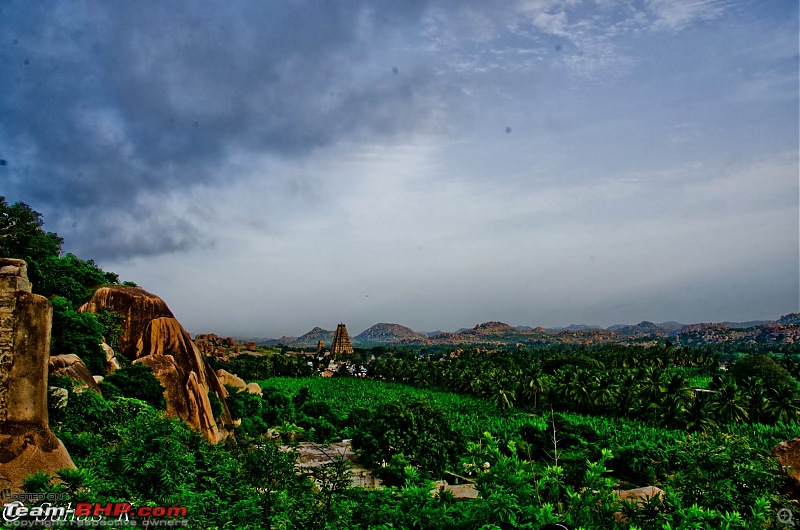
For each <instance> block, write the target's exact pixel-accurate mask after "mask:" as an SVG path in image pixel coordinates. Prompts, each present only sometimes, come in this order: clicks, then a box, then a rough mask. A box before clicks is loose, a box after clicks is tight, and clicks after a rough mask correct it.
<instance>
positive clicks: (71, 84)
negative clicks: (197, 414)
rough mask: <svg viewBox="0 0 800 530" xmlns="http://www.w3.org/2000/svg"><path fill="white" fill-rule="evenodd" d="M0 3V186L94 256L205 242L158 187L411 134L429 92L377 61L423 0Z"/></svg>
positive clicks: (409, 68) (422, 78)
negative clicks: (255, 159)
mask: <svg viewBox="0 0 800 530" xmlns="http://www.w3.org/2000/svg"><path fill="white" fill-rule="evenodd" d="M0 9H2V12H0V19H2V21H3V22H2V25H0V79H2V80H3V88H2V89H0V113H2V119H0V158H2V159H4V160H6V161H7V164H6V165H5V166H3V167H2V168H0V171H2V173H0V179H2V180H0V183H1V184H0V186H2V188H0V193H2V194H4V195H6V196H7V197H8V198H9V199H10V200H24V201H26V202H28V203H30V204H31V205H33V206H34V207H35V208H37V209H39V210H41V211H43V212H44V213H45V215H46V218H47V219H48V220H49V221H50V223H51V224H50V228H51V229H53V228H56V229H58V230H59V232H60V233H62V235H66V236H67V237H68V243H69V244H70V246H71V248H74V249H77V250H78V251H85V252H88V253H90V255H91V256H92V257H96V258H101V257H104V256H122V255H126V254H131V255H135V254H153V253H160V252H165V251H175V250H181V249H185V248H187V247H190V246H193V245H196V244H200V243H202V241H203V236H202V234H201V233H200V232H199V231H198V229H197V228H196V227H195V225H194V224H193V223H192V221H191V218H182V217H180V218H179V216H178V214H177V213H171V212H169V211H167V210H165V209H160V207H159V205H158V197H159V194H160V193H170V192H174V191H176V190H180V189H181V188H186V187H191V186H193V185H197V184H203V183H209V182H216V181H218V180H221V179H225V178H230V176H231V175H229V174H227V173H226V169H227V168H226V163H227V161H228V160H229V158H230V157H231V156H232V155H235V154H236V153H242V152H244V153H263V154H274V155H276V156H284V157H294V156H299V155H303V154H307V153H308V152H310V151H312V150H313V149H315V148H317V147H320V146H325V145H328V144H330V142H332V141H334V140H336V139H341V138H346V137H349V136H353V135H355V136H366V135H377V136H382V135H391V134H396V133H398V132H404V131H408V130H410V129H412V128H413V127H414V126H415V124H416V123H417V122H418V121H419V120H420V119H421V118H423V117H424V116H425V115H426V114H427V113H428V105H429V104H430V102H431V100H432V98H434V95H433V92H432V90H431V87H432V86H433V83H434V80H433V76H431V75H429V74H428V73H427V72H426V71H425V70H424V68H420V67H415V66H414V65H404V66H403V69H402V72H403V73H402V75H397V73H396V70H395V67H396V65H397V63H396V60H394V59H393V58H392V57H388V56H387V57H386V59H385V63H383V62H382V57H381V54H383V53H387V54H388V47H389V43H390V41H391V40H392V38H394V37H396V36H398V35H402V34H403V32H404V31H408V30H409V28H413V27H415V24H416V23H417V22H418V21H419V19H420V17H421V16H422V14H423V12H424V10H425V3H424V2H420V1H413V2H408V1H404V2H393V1H389V0H387V1H383V2H366V1H356V0H352V1H338V0H337V1H333V0H317V1H313V0H309V1H299V2H263V1H256V0H253V1H244V2H236V3H234V4H224V3H214V4H209V3H205V2H202V3H201V2H192V1H184V2H169V3H164V2H155V1H153V2H137V3H119V2H99V1H98V2H92V1H86V2H66V1H64V2H36V3H31V2H26V1H16V2H8V3H4V4H3V6H2V7H0ZM416 29H418V27H417V28H416ZM393 36H394V37H393ZM154 213H157V215H154ZM132 227H135V229H134V228H132Z"/></svg>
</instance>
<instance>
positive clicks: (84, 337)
mask: <svg viewBox="0 0 800 530" xmlns="http://www.w3.org/2000/svg"><path fill="white" fill-rule="evenodd" d="M51 303H52V304H53V326H52V333H51V345H50V353H51V354H52V355H68V354H74V355H77V356H78V357H80V358H81V359H82V360H83V362H84V364H86V367H87V368H89V371H90V372H91V373H92V374H104V373H105V360H106V354H105V352H104V351H103V348H101V347H100V343H101V342H103V327H102V326H101V325H100V323H99V322H98V321H97V319H96V318H95V317H94V315H92V314H90V313H78V312H77V311H75V310H74V309H72V305H71V304H70V303H69V301H67V300H66V299H65V298H62V297H60V296H56V297H53V299H52V300H51Z"/></svg>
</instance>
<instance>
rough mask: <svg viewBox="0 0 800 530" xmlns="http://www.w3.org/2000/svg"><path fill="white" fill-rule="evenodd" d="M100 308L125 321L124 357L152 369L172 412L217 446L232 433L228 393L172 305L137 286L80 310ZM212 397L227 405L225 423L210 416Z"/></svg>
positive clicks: (117, 289) (100, 294) (108, 293)
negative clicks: (176, 317) (213, 395)
mask: <svg viewBox="0 0 800 530" xmlns="http://www.w3.org/2000/svg"><path fill="white" fill-rule="evenodd" d="M101 307H109V308H111V309H112V310H114V311H116V312H117V313H119V314H121V315H122V316H124V317H125V322H123V324H122V329H123V333H122V338H121V340H120V352H121V353H122V354H124V355H125V356H127V357H129V358H130V359H134V362H141V363H142V364H145V365H147V366H149V367H151V368H152V369H153V374H154V375H155V376H156V378H157V379H158V380H159V381H160V382H161V384H162V385H163V386H164V388H165V390H164V397H165V398H166V400H167V413H169V414H172V415H175V416H178V417H179V418H181V419H182V420H184V421H186V422H187V423H188V424H189V425H190V426H191V427H192V428H194V429H196V430H198V431H200V432H201V433H202V434H203V436H205V437H206V438H207V439H208V440H209V441H211V442H212V443H217V442H219V441H221V440H223V439H225V437H226V436H227V435H228V431H226V430H225V429H224V428H221V427H220V425H225V424H231V423H232V422H233V420H232V418H231V417H230V412H228V408H227V406H226V405H225V400H224V396H225V393H224V392H225V390H224V388H223V387H222V385H221V384H220V382H219V380H218V379H217V375H216V374H215V373H214V371H213V370H212V369H211V367H210V366H209V365H208V363H207V362H206V360H205V358H204V357H203V355H202V354H201V353H200V350H198V349H197V347H196V346H195V345H194V343H193V342H192V340H191V338H190V337H189V334H188V333H187V332H186V330H185V329H183V327H182V326H181V325H180V323H179V322H178V321H177V320H176V319H175V318H174V316H173V314H172V311H170V309H169V307H167V304H166V303H165V302H164V301H163V300H162V299H161V298H159V297H157V296H156V295H154V294H150V293H148V292H147V291H145V290H143V289H140V288H138V287H124V286H113V287H104V288H102V289H99V290H98V291H97V292H96V293H95V295H94V296H93V297H92V299H91V300H90V301H89V302H87V303H86V304H84V305H83V306H82V307H81V311H89V312H94V311H97V310H99V309H100V308H101ZM209 392H213V393H215V394H216V395H217V397H218V398H219V400H220V401H221V402H222V407H223V413H222V415H221V417H220V418H214V415H213V413H212V412H211V402H210V400H209V397H208V393H209ZM217 420H219V421H220V425H218V424H217Z"/></svg>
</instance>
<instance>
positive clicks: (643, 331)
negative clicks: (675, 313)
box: [607, 320, 677, 338]
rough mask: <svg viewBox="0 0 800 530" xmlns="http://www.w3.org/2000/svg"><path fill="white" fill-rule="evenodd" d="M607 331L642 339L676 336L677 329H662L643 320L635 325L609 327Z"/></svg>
mask: <svg viewBox="0 0 800 530" xmlns="http://www.w3.org/2000/svg"><path fill="white" fill-rule="evenodd" d="M607 331H615V332H617V333H619V334H620V335H623V336H625V337H629V338H641V337H649V336H657V337H666V336H669V335H674V334H675V332H676V331H677V329H675V328H665V327H661V326H659V325H658V324H654V323H652V322H649V321H647V320H643V321H641V322H639V323H638V324H633V325H624V324H622V325H620V324H617V325H614V326H611V327H609V328H608V329H607Z"/></svg>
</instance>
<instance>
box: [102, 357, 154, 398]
mask: <svg viewBox="0 0 800 530" xmlns="http://www.w3.org/2000/svg"><path fill="white" fill-rule="evenodd" d="M100 390H101V391H102V392H103V396H104V397H105V398H106V399H112V398H115V397H127V398H136V399H141V400H142V401H144V402H145V403H149V404H150V405H152V406H153V407H155V408H156V409H159V410H164V409H166V407H167V402H166V399H165V398H164V387H163V386H161V383H160V382H159V381H158V379H156V376H154V375H153V370H152V368H150V367H149V366H147V365H145V364H142V363H134V364H130V365H127V366H123V367H121V368H119V369H117V370H116V371H114V372H113V373H111V374H109V375H107V376H106V377H105V378H103V380H102V381H100Z"/></svg>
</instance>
